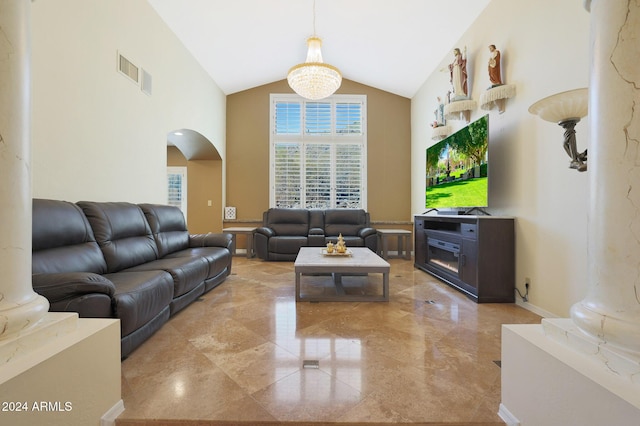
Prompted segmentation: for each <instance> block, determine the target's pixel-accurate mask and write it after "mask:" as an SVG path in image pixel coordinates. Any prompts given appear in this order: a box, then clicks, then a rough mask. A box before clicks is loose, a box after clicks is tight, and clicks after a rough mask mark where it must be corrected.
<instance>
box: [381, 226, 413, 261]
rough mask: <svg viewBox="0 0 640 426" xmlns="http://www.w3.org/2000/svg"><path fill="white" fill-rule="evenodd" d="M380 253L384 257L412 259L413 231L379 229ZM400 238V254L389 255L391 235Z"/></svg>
mask: <svg viewBox="0 0 640 426" xmlns="http://www.w3.org/2000/svg"><path fill="white" fill-rule="evenodd" d="M377 231H378V253H379V254H380V256H381V257H382V258H383V259H389V258H390V257H403V258H405V259H409V260H411V231H407V230H406V229H378V230H377ZM394 236H395V237H397V239H398V255H397V256H390V255H389V237H394Z"/></svg>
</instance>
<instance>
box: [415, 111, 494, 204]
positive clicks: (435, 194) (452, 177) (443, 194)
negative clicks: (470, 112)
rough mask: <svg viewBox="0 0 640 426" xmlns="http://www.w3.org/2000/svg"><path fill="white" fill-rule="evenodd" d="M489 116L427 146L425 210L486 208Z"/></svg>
mask: <svg viewBox="0 0 640 426" xmlns="http://www.w3.org/2000/svg"><path fill="white" fill-rule="evenodd" d="M488 149H489V115H485V116H484V117H482V118H479V119H478V120H476V121H474V122H473V123H469V124H468V125H466V126H465V127H463V128H461V129H460V130H458V131H456V132H455V133H452V134H451V135H449V136H447V137H446V138H444V139H442V140H441V141H439V142H438V143H436V144H435V145H432V146H430V147H429V148H427V153H426V161H427V164H426V165H427V167H426V191H425V207H426V209H427V211H430V210H432V209H436V210H440V209H444V210H458V211H460V210H471V209H476V208H480V209H481V208H483V207H488V201H489V197H488V195H489V194H488V188H489V186H488V183H489V182H488V181H489V177H488V176H489V175H488V171H489V161H488V158H489V157H488Z"/></svg>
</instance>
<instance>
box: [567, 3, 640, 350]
mask: <svg viewBox="0 0 640 426" xmlns="http://www.w3.org/2000/svg"><path fill="white" fill-rule="evenodd" d="M585 6H586V7H587V9H590V12H591V40H590V45H591V49H592V52H591V53H592V61H591V70H590V72H591V74H590V84H589V116H590V126H591V144H590V145H591V146H590V147H589V172H588V174H589V179H590V181H589V183H590V192H591V194H590V201H589V203H590V205H589V212H588V232H589V234H588V235H589V242H588V262H587V263H588V268H589V269H588V272H589V273H588V277H589V283H588V286H589V287H588V293H587V296H586V297H585V299H584V300H582V301H581V302H579V303H577V304H575V305H574V306H573V307H572V309H571V317H572V319H573V322H574V323H575V324H576V325H577V326H578V328H579V329H581V330H582V331H584V332H586V333H587V334H589V335H591V336H593V337H595V338H597V339H598V341H600V345H606V346H607V348H616V349H617V350H620V351H621V352H623V353H625V354H628V355H630V356H631V357H632V358H634V359H640V66H638V58H640V1H639V0H591V1H590V0H587V1H585Z"/></svg>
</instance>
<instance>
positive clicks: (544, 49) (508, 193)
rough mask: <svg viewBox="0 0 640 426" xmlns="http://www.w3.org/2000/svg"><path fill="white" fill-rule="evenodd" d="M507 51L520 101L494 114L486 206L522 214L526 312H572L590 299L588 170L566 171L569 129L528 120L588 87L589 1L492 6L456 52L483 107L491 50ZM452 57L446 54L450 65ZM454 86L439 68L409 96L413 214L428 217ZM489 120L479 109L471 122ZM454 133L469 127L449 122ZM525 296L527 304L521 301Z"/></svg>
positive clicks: (506, 70)
mask: <svg viewBox="0 0 640 426" xmlns="http://www.w3.org/2000/svg"><path fill="white" fill-rule="evenodd" d="M489 44H495V45H496V47H497V48H498V50H500V51H501V54H502V75H503V78H504V80H505V81H504V82H505V83H508V84H515V86H516V95H515V97H514V98H512V99H509V100H507V102H506V110H505V112H504V113H503V114H499V113H498V111H497V110H492V111H491V112H490V120H489V121H490V123H489V125H490V131H489V139H490V141H489V165H490V166H489V167H490V170H489V177H490V183H489V208H488V209H487V210H488V212H489V213H491V214H492V215H508V216H514V217H516V285H517V287H518V288H519V289H520V290H521V291H522V292H523V293H524V289H525V287H524V283H525V279H527V278H528V279H529V280H530V282H531V285H530V290H529V296H528V297H529V303H528V307H530V308H532V309H534V310H538V311H539V312H540V313H543V314H548V315H552V316H553V315H555V316H568V315H569V308H570V307H571V305H572V304H573V303H575V302H577V301H579V300H581V299H582V298H583V297H584V295H585V293H586V282H587V279H586V245H587V236H586V226H587V201H588V194H589V189H588V179H587V177H588V175H587V173H589V172H588V171H587V172H586V173H578V172H577V171H575V170H572V169H569V168H568V166H569V157H568V156H567V155H566V154H565V152H564V150H563V148H562V141H563V132H564V130H563V129H562V128H561V127H559V126H558V125H556V124H553V123H548V122H545V121H543V120H541V119H540V118H539V117H537V116H534V115H531V114H530V113H529V112H528V108H529V107H530V106H531V105H532V104H533V103H535V102H536V101H538V100H540V99H542V98H544V97H546V96H549V95H552V94H555V93H558V92H562V91H566V90H571V89H575V88H579V87H587V85H588V77H589V76H588V74H589V14H588V12H587V11H586V10H585V9H584V8H583V5H582V2H580V1H572V2H557V1H555V0H541V1H537V2H513V1H510V0H493V1H492V2H491V3H490V4H489V5H488V6H487V8H486V9H485V10H484V12H483V13H482V14H481V15H480V17H479V18H478V20H477V21H476V22H475V23H474V24H473V25H472V26H471V27H470V28H469V29H468V30H467V32H466V33H465V34H464V36H463V37H462V38H461V39H460V40H459V42H458V43H457V44H456V45H455V46H451V50H453V48H455V47H459V48H461V49H462V48H464V47H465V46H466V47H467V58H468V67H467V68H468V73H469V80H470V93H471V96H472V98H473V99H474V100H476V101H479V99H480V95H481V93H482V92H483V91H484V90H486V88H487V87H489V85H490V83H489V78H488V72H487V64H488V60H489V50H488V45H489ZM452 59H453V53H451V55H450V56H448V57H445V58H443V60H442V63H441V64H440V66H439V67H438V69H441V68H446V67H447V65H448V64H449V63H450V62H451V61H452ZM447 90H449V73H448V69H447V71H445V72H442V71H436V72H434V73H432V74H431V75H429V76H428V78H427V80H426V81H425V83H424V85H423V86H422V87H421V89H420V90H419V92H418V93H417V94H416V96H415V97H414V98H413V99H412V123H411V124H412V125H411V131H412V170H413V172H412V195H411V200H412V202H411V209H412V211H413V212H414V213H420V212H422V211H424V190H425V186H424V185H425V184H424V176H425V161H424V158H425V149H426V148H427V147H428V146H431V145H432V144H434V143H435V142H434V141H432V140H431V128H430V127H429V123H430V122H431V121H433V117H434V114H433V111H434V110H435V109H436V107H437V104H438V103H437V99H436V98H437V97H438V96H442V97H444V95H445V94H446V92H447ZM484 114H487V111H483V110H481V109H480V108H479V102H478V108H477V109H476V110H475V111H473V112H472V115H471V121H474V120H476V119H477V118H479V117H480V116H482V115H484ZM590 119H591V117H589V116H588V117H586V118H585V119H583V120H582V122H581V123H579V124H578V125H577V127H576V131H577V140H578V148H579V149H580V150H581V151H582V150H584V149H585V148H586V147H587V143H588V141H589V126H588V120H590ZM447 124H451V125H452V126H453V127H454V130H455V129H457V128H459V127H461V126H462V125H463V124H464V123H463V122H458V121H449V122H448V123H447ZM517 299H518V300H521V299H520V298H519V297H517Z"/></svg>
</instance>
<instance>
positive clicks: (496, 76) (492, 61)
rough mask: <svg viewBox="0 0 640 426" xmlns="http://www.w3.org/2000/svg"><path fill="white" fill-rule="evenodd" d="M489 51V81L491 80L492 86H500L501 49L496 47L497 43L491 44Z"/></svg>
mask: <svg viewBox="0 0 640 426" xmlns="http://www.w3.org/2000/svg"><path fill="white" fill-rule="evenodd" d="M489 52H490V53H489V67H488V69H489V81H490V82H491V87H496V86H500V85H501V84H502V75H501V74H502V73H501V70H500V51H499V50H498V49H496V45H495V44H490V45H489Z"/></svg>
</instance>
